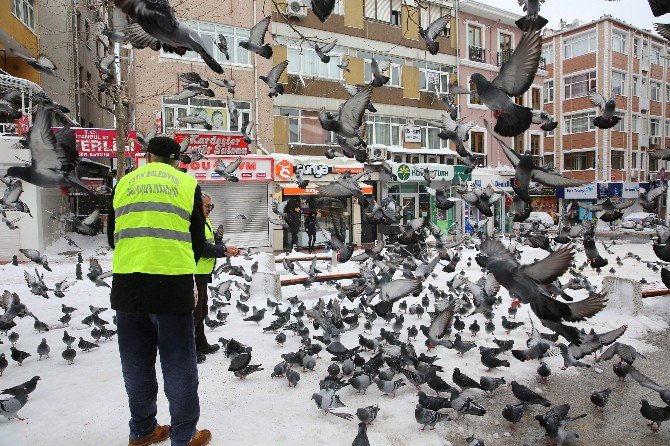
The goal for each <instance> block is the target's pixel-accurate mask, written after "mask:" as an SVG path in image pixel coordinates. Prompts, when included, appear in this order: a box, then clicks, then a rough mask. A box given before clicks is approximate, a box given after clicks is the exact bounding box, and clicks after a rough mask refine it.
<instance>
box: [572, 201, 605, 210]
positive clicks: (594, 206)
mask: <svg viewBox="0 0 670 446" xmlns="http://www.w3.org/2000/svg"><path fill="white" fill-rule="evenodd" d="M577 206H579V207H580V208H583V209H586V210H588V211H591V212H598V211H602V210H603V206H602V205H601V204H588V203H582V202H577Z"/></svg>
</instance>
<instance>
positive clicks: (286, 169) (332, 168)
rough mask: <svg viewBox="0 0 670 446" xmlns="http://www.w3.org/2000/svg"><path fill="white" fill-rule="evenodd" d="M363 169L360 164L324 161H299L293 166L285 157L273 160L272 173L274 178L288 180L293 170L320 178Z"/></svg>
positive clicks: (358, 171)
mask: <svg viewBox="0 0 670 446" xmlns="http://www.w3.org/2000/svg"><path fill="white" fill-rule="evenodd" d="M364 170H365V169H364V167H363V166H361V165H346V164H340V165H330V164H326V163H301V164H296V165H295V166H294V165H293V163H291V162H290V161H289V160H287V159H281V160H278V161H275V168H274V175H275V180H279V181H281V180H290V179H291V177H293V172H294V171H295V172H299V173H300V174H301V175H303V176H311V177H314V178H322V177H324V176H326V175H328V174H331V173H332V174H338V175H339V174H343V173H345V172H349V173H352V174H357V173H361V172H363V171H364Z"/></svg>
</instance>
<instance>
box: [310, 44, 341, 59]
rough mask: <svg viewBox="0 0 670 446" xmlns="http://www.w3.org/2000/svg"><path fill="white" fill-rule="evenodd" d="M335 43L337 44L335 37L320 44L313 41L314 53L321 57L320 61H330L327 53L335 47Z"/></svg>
mask: <svg viewBox="0 0 670 446" xmlns="http://www.w3.org/2000/svg"><path fill="white" fill-rule="evenodd" d="M335 45H337V39H334V40H333V41H332V42H330V43H327V44H325V45H321V46H319V45H317V44H316V43H314V51H315V52H316V55H317V56H319V59H321V62H323V63H329V62H330V56H329V55H328V53H329V52H331V51H332V50H333V48H335Z"/></svg>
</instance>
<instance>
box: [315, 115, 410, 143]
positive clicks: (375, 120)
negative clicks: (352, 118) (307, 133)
mask: <svg viewBox="0 0 670 446" xmlns="http://www.w3.org/2000/svg"><path fill="white" fill-rule="evenodd" d="M405 123H406V120H405V119H404V118H391V117H388V116H377V115H372V114H368V115H366V119H365V132H366V135H365V141H366V142H367V143H368V144H382V145H385V146H396V147H397V146H402V130H403V127H404V126H405ZM317 124H319V121H318V120H317Z"/></svg>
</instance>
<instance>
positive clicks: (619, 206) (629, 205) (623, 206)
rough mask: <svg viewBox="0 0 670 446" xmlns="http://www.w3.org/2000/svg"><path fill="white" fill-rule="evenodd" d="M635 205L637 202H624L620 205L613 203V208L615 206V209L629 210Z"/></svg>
mask: <svg viewBox="0 0 670 446" xmlns="http://www.w3.org/2000/svg"><path fill="white" fill-rule="evenodd" d="M634 204H635V200H626V201H622V202H620V203H612V206H614V209H627V208H629V207H631V206H632V205H634Z"/></svg>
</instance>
